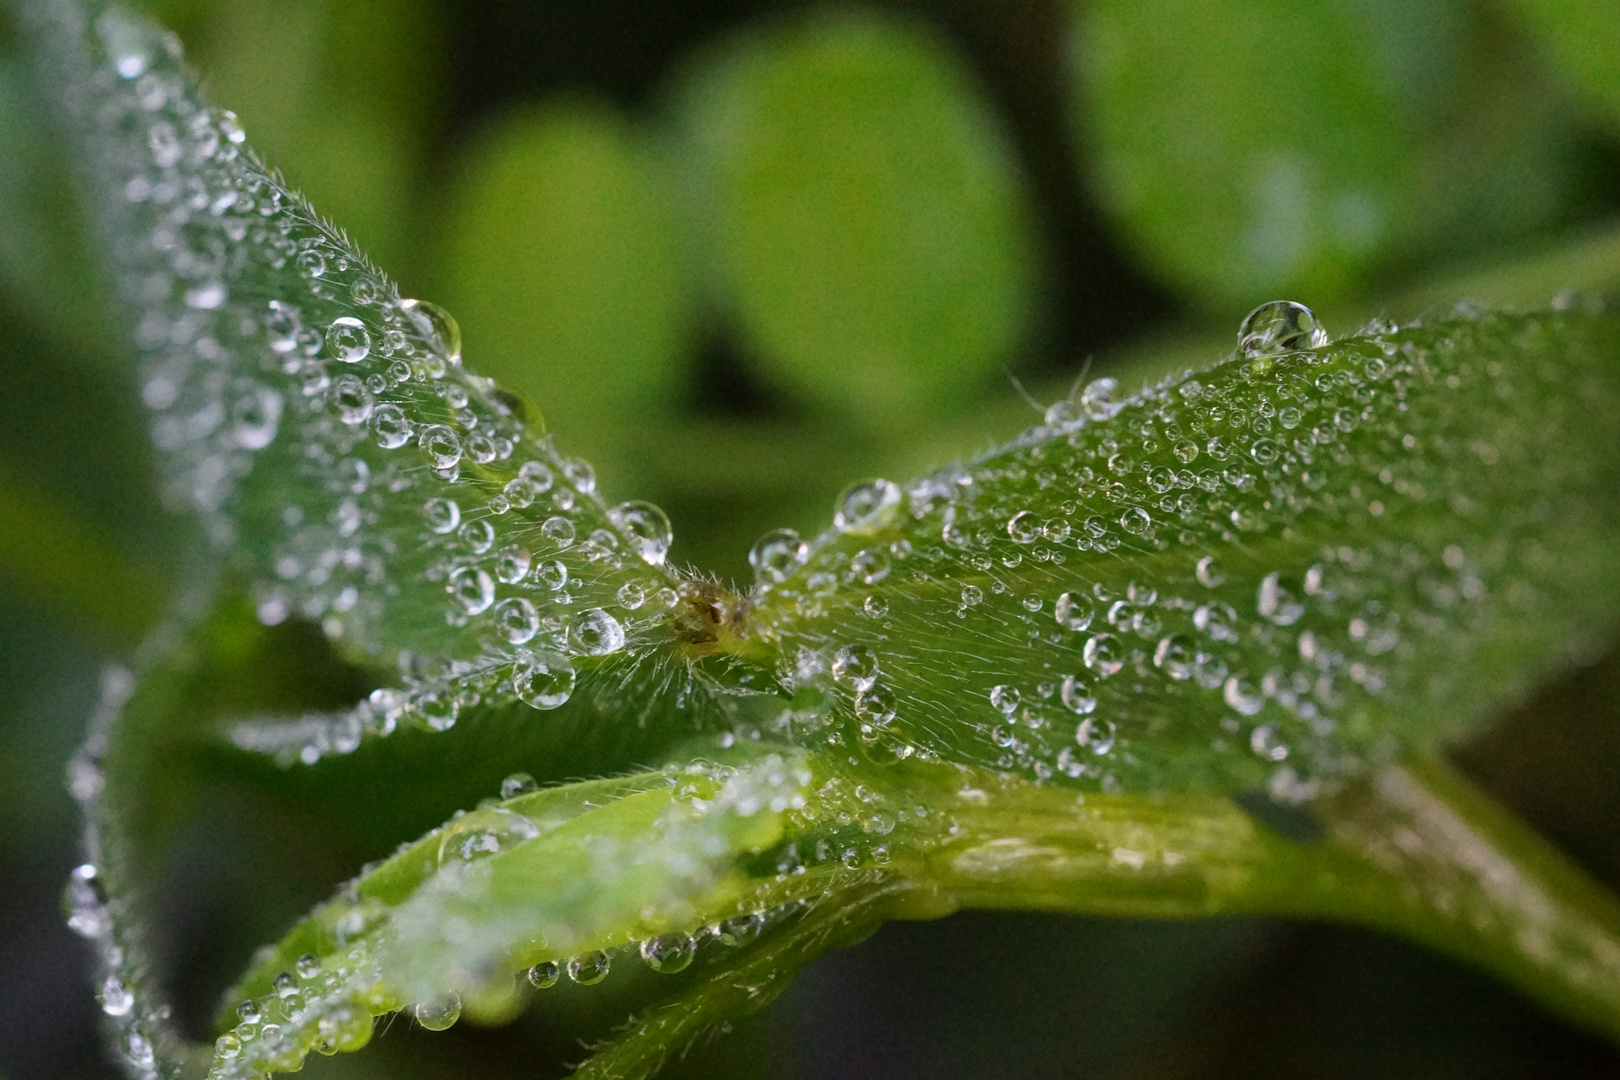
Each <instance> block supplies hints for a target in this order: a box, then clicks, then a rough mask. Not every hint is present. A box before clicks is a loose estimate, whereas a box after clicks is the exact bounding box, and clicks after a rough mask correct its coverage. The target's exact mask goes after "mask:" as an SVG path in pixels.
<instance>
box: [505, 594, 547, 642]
mask: <svg viewBox="0 0 1620 1080" xmlns="http://www.w3.org/2000/svg"><path fill="white" fill-rule="evenodd" d="M495 623H496V625H497V626H499V627H500V628H501V632H502V633H503V634H505V635H506V640H507V641H509V642H511V643H512V644H513V645H522V644H523V643H524V642H526V641H528V640H529V639H530V638H532V637H534V635H535V634H537V633H539V631H540V614H539V612H537V611H536V610H535V608H534V604H532V603H531V602H529V601H528V600H527V599H525V598H524V597H521V596H509V597H507V598H506V599H505V600H502V601H501V602H500V603H499V604H496V605H495Z"/></svg>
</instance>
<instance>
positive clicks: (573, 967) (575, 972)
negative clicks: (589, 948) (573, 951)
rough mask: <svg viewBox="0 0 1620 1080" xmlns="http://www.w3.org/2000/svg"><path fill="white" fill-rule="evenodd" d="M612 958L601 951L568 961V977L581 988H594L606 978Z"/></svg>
mask: <svg viewBox="0 0 1620 1080" xmlns="http://www.w3.org/2000/svg"><path fill="white" fill-rule="evenodd" d="M612 966H613V958H612V957H610V956H609V955H608V954H607V953H606V952H604V951H603V950H601V949H597V950H596V951H594V952H588V953H586V954H585V955H584V956H576V957H574V958H573V959H572V960H570V961H568V977H569V978H570V979H572V980H574V981H575V982H577V983H578V984H579V985H581V986H595V985H596V984H597V983H599V982H601V981H602V980H603V979H605V978H607V976H608V969H609V968H610V967H612Z"/></svg>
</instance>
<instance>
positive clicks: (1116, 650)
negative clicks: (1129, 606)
mask: <svg viewBox="0 0 1620 1080" xmlns="http://www.w3.org/2000/svg"><path fill="white" fill-rule="evenodd" d="M1081 656H1082V658H1083V659H1084V660H1085V662H1086V667H1088V668H1090V669H1091V670H1092V671H1095V672H1096V673H1097V677H1098V678H1099V679H1106V678H1108V676H1110V675H1112V674H1114V673H1115V672H1117V671H1118V670H1119V669H1120V668H1122V667H1124V666H1125V648H1124V646H1122V645H1121V644H1120V643H1119V639H1118V638H1116V637H1115V636H1114V635H1113V634H1096V635H1094V636H1093V637H1091V638H1090V639H1089V640H1087V641H1086V647H1085V650H1084V651H1083V652H1082V653H1081Z"/></svg>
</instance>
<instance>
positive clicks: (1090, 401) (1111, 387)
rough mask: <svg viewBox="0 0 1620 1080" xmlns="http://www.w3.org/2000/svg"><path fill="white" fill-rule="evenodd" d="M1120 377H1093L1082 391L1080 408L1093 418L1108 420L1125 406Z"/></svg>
mask: <svg viewBox="0 0 1620 1080" xmlns="http://www.w3.org/2000/svg"><path fill="white" fill-rule="evenodd" d="M1118 395H1119V380H1118V379H1093V380H1091V381H1090V382H1089V383H1087V384H1086V388H1085V389H1084V390H1082V391H1080V409H1081V411H1082V412H1084V413H1085V414H1086V416H1087V417H1089V418H1090V419H1092V420H1107V419H1108V418H1109V417H1111V416H1113V415H1114V414H1115V413H1117V412H1119V410H1121V409H1123V408H1124V407H1125V403H1124V402H1123V401H1120V400H1119V399H1118Z"/></svg>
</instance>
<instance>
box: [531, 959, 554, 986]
mask: <svg viewBox="0 0 1620 1080" xmlns="http://www.w3.org/2000/svg"><path fill="white" fill-rule="evenodd" d="M560 978H562V968H561V967H559V966H558V965H557V962H556V961H555V960H547V961H545V962H543V963H539V964H536V965H534V967H532V968H530V969H529V985H530V986H533V987H534V988H535V989H536V990H549V989H551V988H552V987H553V986H556V985H557V980H558V979H560Z"/></svg>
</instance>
